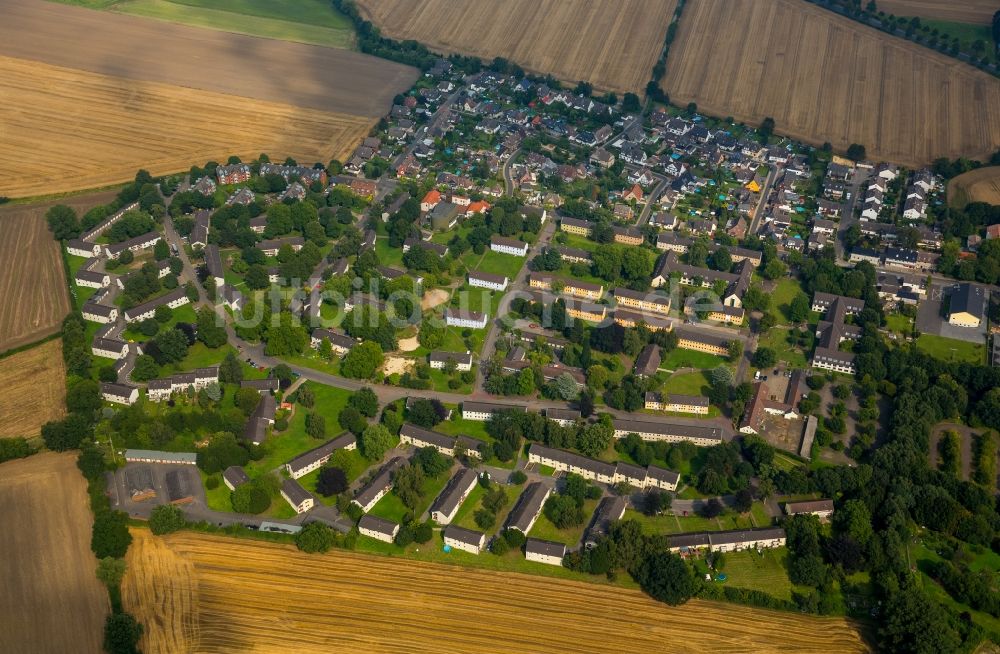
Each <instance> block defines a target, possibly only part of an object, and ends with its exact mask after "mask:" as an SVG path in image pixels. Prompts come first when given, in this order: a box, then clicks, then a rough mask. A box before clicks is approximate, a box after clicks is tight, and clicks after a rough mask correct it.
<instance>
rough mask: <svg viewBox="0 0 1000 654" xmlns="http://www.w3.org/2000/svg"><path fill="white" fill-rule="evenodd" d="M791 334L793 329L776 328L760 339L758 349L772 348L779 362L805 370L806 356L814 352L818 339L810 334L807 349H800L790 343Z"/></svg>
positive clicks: (807, 338) (807, 339) (807, 337)
mask: <svg viewBox="0 0 1000 654" xmlns="http://www.w3.org/2000/svg"><path fill="white" fill-rule="evenodd" d="M791 332H792V330H791V328H784V327H774V328H772V329H770V330H769V331H768V332H767V333H766V334H764V335H762V336H761V337H760V340H759V341H758V343H757V347H769V348H771V349H772V350H774V351H775V353H777V355H778V361H784V362H785V363H787V364H788V365H789V366H790V367H792V368H805V367H806V365H807V361H806V355H807V353H809V352H810V351H811V350H812V344H813V341H814V340H815V338H816V337H815V335H813V334H812V333H810V334H808V335H807V336H806V341H805V343H806V345H805V347H799V346H798V345H793V344H792V343H791V342H789V340H790V336H791ZM800 333H801V332H800Z"/></svg>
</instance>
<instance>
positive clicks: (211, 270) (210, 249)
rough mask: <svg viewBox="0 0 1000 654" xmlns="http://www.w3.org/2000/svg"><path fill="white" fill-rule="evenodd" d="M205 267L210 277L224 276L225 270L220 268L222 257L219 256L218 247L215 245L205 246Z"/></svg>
mask: <svg viewBox="0 0 1000 654" xmlns="http://www.w3.org/2000/svg"><path fill="white" fill-rule="evenodd" d="M205 267H206V268H207V269H208V274H209V275H210V276H212V277H223V276H225V270H224V269H223V267H222V255H220V254H219V246H218V245H216V244H215V243H210V244H208V245H207V246H205Z"/></svg>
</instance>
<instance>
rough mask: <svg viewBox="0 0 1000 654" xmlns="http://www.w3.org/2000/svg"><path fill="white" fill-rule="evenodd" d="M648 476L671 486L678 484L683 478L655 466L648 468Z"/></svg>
mask: <svg viewBox="0 0 1000 654" xmlns="http://www.w3.org/2000/svg"><path fill="white" fill-rule="evenodd" d="M646 476H647V477H650V478H652V479H656V480H657V481H665V482H667V483H669V484H676V483H677V482H678V481H679V480H680V478H681V476H680V475H679V474H677V473H676V472H674V471H673V470H667V469H666V468H660V467H658V466H654V465H649V466H646Z"/></svg>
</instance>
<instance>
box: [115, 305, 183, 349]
mask: <svg viewBox="0 0 1000 654" xmlns="http://www.w3.org/2000/svg"><path fill="white" fill-rule="evenodd" d="M118 297H122V296H121V295H119V296H118ZM171 312H172V313H171V314H170V320H168V321H167V322H165V323H163V324H162V325H160V333H162V332H165V331H167V330H168V329H173V328H174V327H175V326H176V325H177V323H181V322H186V323H191V324H194V323H197V322H198V314H197V313H195V310H194V307H193V306H192V305H191V304H184V305H182V306H179V307H177V308H176V309H171ZM138 326H139V323H131V325H130V326H129V327H126V328H125V331H124V332H123V335H124V337H125V340H127V341H136V342H139V343H142V342H145V341H148V340H150V337H149V336H146V335H145V334H143V333H142V332H140V331H139V330H138Z"/></svg>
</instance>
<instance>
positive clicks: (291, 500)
mask: <svg viewBox="0 0 1000 654" xmlns="http://www.w3.org/2000/svg"><path fill="white" fill-rule="evenodd" d="M281 496H282V497H283V498H285V501H286V502H288V504H289V506H291V507H292V508H293V509H295V512H296V513H305V512H306V511H308V510H309V509H311V508H313V506H314V505H315V504H316V500H315V499H313V496H312V495H310V494H309V491H307V490H306V489H304V488H302V485H301V484H299V482H297V481H295V480H294V479H286V480H284V481H283V482H281Z"/></svg>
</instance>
